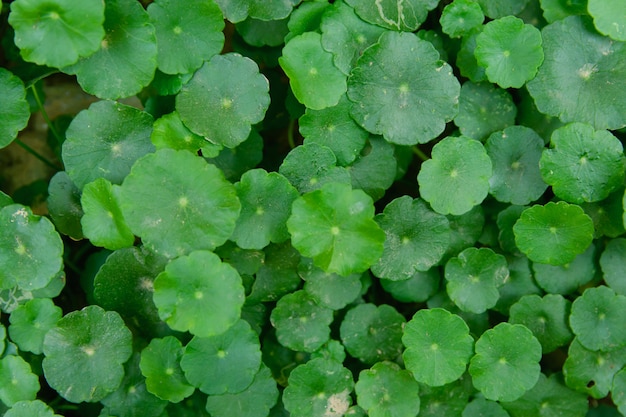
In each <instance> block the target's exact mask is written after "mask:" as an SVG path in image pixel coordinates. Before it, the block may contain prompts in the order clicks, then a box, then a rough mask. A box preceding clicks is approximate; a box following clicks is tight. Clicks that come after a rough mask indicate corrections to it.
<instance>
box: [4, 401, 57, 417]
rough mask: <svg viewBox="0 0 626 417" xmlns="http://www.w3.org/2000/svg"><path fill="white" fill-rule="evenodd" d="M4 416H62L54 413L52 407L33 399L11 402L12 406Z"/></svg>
mask: <svg viewBox="0 0 626 417" xmlns="http://www.w3.org/2000/svg"><path fill="white" fill-rule="evenodd" d="M4 417H62V416H60V415H58V414H54V411H53V410H52V408H50V407H48V406H47V405H46V403H44V402H42V401H39V400H34V401H18V402H16V403H15V404H13V407H11V409H10V410H9V411H7V412H6V413H5V414H4Z"/></svg>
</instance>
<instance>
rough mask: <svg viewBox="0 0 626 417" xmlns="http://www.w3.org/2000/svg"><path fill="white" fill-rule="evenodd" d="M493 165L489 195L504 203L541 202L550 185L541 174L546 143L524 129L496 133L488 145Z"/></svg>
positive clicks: (516, 127)
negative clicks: (540, 164) (541, 161)
mask: <svg viewBox="0 0 626 417" xmlns="http://www.w3.org/2000/svg"><path fill="white" fill-rule="evenodd" d="M485 149H486V150H487V154H488V155H489V158H491V162H492V164H493V176H492V177H491V179H490V180H489V192H490V193H491V195H493V196H494V197H495V198H496V200H498V201H501V202H503V203H511V204H517V205H525V204H528V203H531V202H533V201H535V200H537V199H538V198H539V197H541V195H542V194H543V193H544V191H545V190H546V188H547V187H548V185H547V184H546V183H545V182H544V181H543V179H542V177H541V172H540V170H539V159H540V158H541V151H542V150H543V149H544V144H543V139H541V137H540V136H539V135H537V133H535V131H534V130H532V129H530V128H528V127H524V126H510V127H507V128H506V129H504V130H503V131H501V132H496V133H493V134H492V135H491V136H489V138H488V139H487V142H486V143H485Z"/></svg>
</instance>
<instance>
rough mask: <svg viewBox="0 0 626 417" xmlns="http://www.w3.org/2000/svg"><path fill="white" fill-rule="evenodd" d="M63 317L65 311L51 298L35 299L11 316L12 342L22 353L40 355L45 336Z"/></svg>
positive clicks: (17, 309)
mask: <svg viewBox="0 0 626 417" xmlns="http://www.w3.org/2000/svg"><path fill="white" fill-rule="evenodd" d="M61 316H63V311H62V310H61V308H60V307H57V306H56V305H54V303H53V302H52V300H51V299H49V298H34V299H32V300H30V301H28V302H26V303H25V304H21V305H19V306H18V307H17V308H16V309H15V310H13V312H12V313H11V315H10V316H9V321H10V323H11V325H10V326H9V335H10V336H11V340H12V341H13V342H15V343H16V344H17V345H18V347H19V348H20V350H21V351H25V352H32V353H34V354H36V355H39V354H41V353H42V351H43V339H44V336H45V335H46V333H47V332H48V330H50V329H51V328H52V327H54V326H55V324H56V323H57V321H58V320H59V319H60V318H61Z"/></svg>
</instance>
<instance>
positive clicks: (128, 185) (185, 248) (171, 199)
mask: <svg viewBox="0 0 626 417" xmlns="http://www.w3.org/2000/svg"><path fill="white" fill-rule="evenodd" d="M164 178H167V181H165V182H164V181H163V179H164ZM120 206H121V208H122V213H123V215H124V218H125V219H126V222H127V224H128V225H129V227H130V229H131V230H132V231H133V233H134V234H135V235H138V236H141V238H142V239H143V243H144V244H145V245H146V246H148V247H150V248H151V249H153V250H154V251H155V252H157V253H159V254H161V255H163V256H166V257H169V258H173V257H176V256H179V255H183V254H187V253H189V252H191V251H192V250H195V249H207V250H213V249H214V248H215V247H217V246H220V245H221V244H223V243H224V242H225V241H226V240H227V239H228V238H229V237H230V235H231V234H232V232H233V230H234V228H235V222H236V220H237V217H238V216H239V211H240V210H241V204H240V202H239V199H238V198H237V196H236V192H235V187H234V186H233V185H232V184H231V183H229V182H228V181H226V180H225V179H224V175H223V174H222V172H221V171H220V170H219V169H218V168H216V167H215V166H213V165H211V164H208V163H206V161H204V160H203V159H202V158H199V157H197V156H195V155H193V154H191V153H190V152H187V151H174V150H171V149H161V150H159V151H157V152H156V153H152V154H149V155H146V156H145V157H143V158H141V159H140V160H138V161H137V162H136V163H135V165H134V166H133V168H132V171H131V173H130V174H129V175H128V176H127V177H126V179H125V180H124V184H123V185H122V189H121V193H120ZM163 236H167V239H163Z"/></svg>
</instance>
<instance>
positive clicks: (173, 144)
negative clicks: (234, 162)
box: [150, 111, 221, 158]
mask: <svg viewBox="0 0 626 417" xmlns="http://www.w3.org/2000/svg"><path fill="white" fill-rule="evenodd" d="M150 140H151V141H152V143H153V144H154V146H155V147H156V148H157V149H163V148H172V149H176V150H182V149H186V150H188V151H191V152H193V153H197V152H198V150H199V149H202V155H203V156H205V157H207V158H208V157H214V156H217V154H218V153H219V151H220V150H221V146H219V145H215V144H213V143H211V142H209V141H208V140H206V139H205V138H204V137H203V136H200V135H196V134H195V133H193V132H192V131H191V130H189V129H188V128H187V126H185V125H184V124H183V121H182V120H180V115H179V114H178V112H176V111H174V112H172V113H169V114H166V115H165V116H161V117H160V118H158V119H157V120H155V121H154V126H153V129H152V133H151V134H150ZM207 151H208V152H207Z"/></svg>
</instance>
